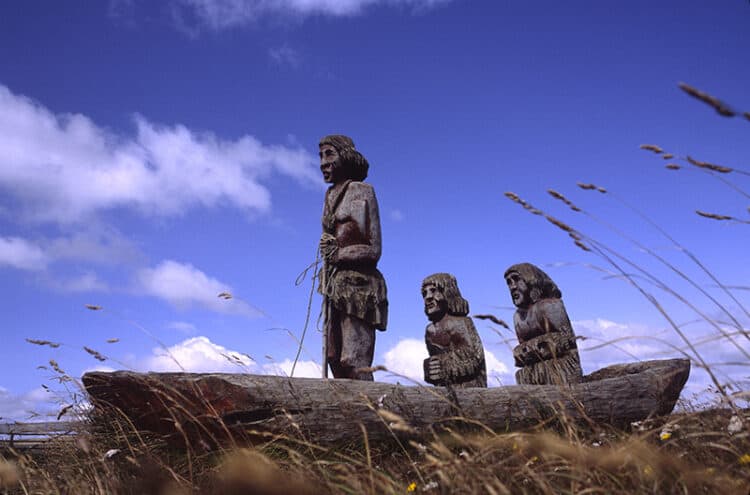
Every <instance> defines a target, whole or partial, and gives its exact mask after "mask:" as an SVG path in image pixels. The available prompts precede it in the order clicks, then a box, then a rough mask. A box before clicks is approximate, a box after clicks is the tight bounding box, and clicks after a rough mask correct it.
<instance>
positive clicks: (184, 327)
mask: <svg viewBox="0 0 750 495" xmlns="http://www.w3.org/2000/svg"><path fill="white" fill-rule="evenodd" d="M167 328H169V329H171V330H177V331H178V332H182V333H187V334H190V333H195V332H196V331H197V330H198V329H197V328H196V327H195V325H193V324H192V323H188V322H187V321H171V322H169V323H168V324H167Z"/></svg>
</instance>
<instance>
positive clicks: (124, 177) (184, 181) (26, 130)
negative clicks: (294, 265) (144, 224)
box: [0, 85, 320, 222]
mask: <svg viewBox="0 0 750 495" xmlns="http://www.w3.org/2000/svg"><path fill="white" fill-rule="evenodd" d="M135 125H136V135H135V136H134V137H128V136H122V135H116V134H113V133H112V132H110V131H108V130H106V129H104V128H102V127H99V126H97V125H96V124H95V123H94V122H92V121H91V120H90V119H89V118H88V117H86V116H84V115H81V114H66V115H55V114H53V113H52V112H50V111H49V110H48V109H46V108H44V107H43V106H41V105H40V104H38V103H36V102H34V101H32V100H30V99H29V98H26V97H24V96H20V95H15V94H13V93H11V92H10V91H9V90H8V88H6V87H5V86H2V85H0V190H3V192H4V193H5V194H6V195H9V196H10V197H12V198H15V199H16V200H18V201H19V203H20V205H21V206H22V209H21V210H20V211H19V212H18V213H21V214H24V215H26V216H27V217H29V218H32V219H35V220H39V221H58V222H80V221H83V220H88V219H90V218H91V217H92V216H93V215H95V214H96V213H97V212H99V211H102V210H108V209H113V208H121V207H126V208H135V209H137V210H139V211H141V212H143V213H148V214H155V215H178V214H181V213H184V212H185V211H186V210H187V209H189V208H193V207H199V206H201V207H213V206H219V205H229V206H232V207H235V208H239V209H242V210H245V211H248V212H265V211H268V210H269V208H270V206H271V194H270V192H269V190H268V189H267V188H266V187H265V186H264V185H262V184H261V180H262V179H264V178H265V177H267V176H268V175H270V173H271V172H273V171H275V172H278V173H281V174H284V175H286V176H289V177H292V178H294V179H295V180H297V181H299V182H301V183H305V184H313V183H315V184H317V183H319V182H320V180H319V177H318V175H319V174H318V172H317V169H316V168H315V159H314V157H313V156H312V155H311V154H309V153H307V152H306V151H304V150H303V149H301V148H294V149H293V148H288V147H285V146H280V145H272V146H267V145H263V144H262V143H260V142H259V141H258V140H257V139H255V138H254V137H252V136H247V135H246V136H243V137H241V138H239V139H237V140H222V139H220V138H218V137H217V136H215V135H214V134H212V133H209V132H206V133H196V132H193V131H191V130H190V129H188V128H186V127H185V126H182V125H179V124H178V125H174V126H171V127H170V126H159V125H156V124H153V123H151V122H149V121H147V120H146V119H145V118H144V117H141V116H136V117H135Z"/></svg>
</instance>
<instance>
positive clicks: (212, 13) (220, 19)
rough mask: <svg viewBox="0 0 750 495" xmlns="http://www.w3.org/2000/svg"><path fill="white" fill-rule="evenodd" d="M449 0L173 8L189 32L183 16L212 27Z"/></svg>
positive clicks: (270, 0) (254, 2)
mask: <svg viewBox="0 0 750 495" xmlns="http://www.w3.org/2000/svg"><path fill="white" fill-rule="evenodd" d="M450 1H451V0H175V1H174V2H173V4H172V5H173V12H174V14H175V16H176V18H177V20H178V21H179V22H180V23H181V24H182V27H184V28H186V29H188V30H189V31H191V32H195V31H196V28H192V29H191V28H189V27H188V26H187V25H186V18H193V17H195V18H197V19H198V21H199V23H200V24H202V25H204V26H206V27H208V28H210V29H213V30H220V29H225V28H230V27H235V26H242V25H246V24H250V23H252V22H254V21H256V20H257V19H259V18H261V17H264V16H269V15H270V16H283V17H286V18H289V17H297V18H304V17H308V16H312V15H327V16H333V17H342V16H354V15H358V14H362V13H363V12H364V11H365V9H367V8H368V7H374V6H376V5H387V6H402V7H407V8H411V9H412V10H413V11H423V10H426V9H429V8H431V7H434V6H437V5H439V4H443V3H448V2H450Z"/></svg>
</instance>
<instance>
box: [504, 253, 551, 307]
mask: <svg viewBox="0 0 750 495" xmlns="http://www.w3.org/2000/svg"><path fill="white" fill-rule="evenodd" d="M513 272H515V273H517V274H518V275H520V276H521V278H522V279H523V280H524V281H525V282H526V285H528V286H529V298H530V299H531V302H532V303H535V302H537V301H538V300H540V299H561V298H562V292H561V291H560V289H559V288H558V287H557V285H556V284H555V283H554V282H553V281H552V279H551V278H550V277H549V275H547V274H546V273H545V272H544V271H543V270H542V269H541V268H539V267H537V266H536V265H532V264H531V263H518V264H517V265H513V266H511V267H510V268H508V269H507V270H505V275H504V277H505V278H507V277H508V275H509V274H510V273H513Z"/></svg>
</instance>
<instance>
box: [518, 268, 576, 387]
mask: <svg viewBox="0 0 750 495" xmlns="http://www.w3.org/2000/svg"><path fill="white" fill-rule="evenodd" d="M505 281H506V282H507V284H508V288H509V289H510V296H511V298H512V299H513V304H515V306H516V308H518V309H517V311H516V314H515V315H513V325H514V326H515V329H516V336H517V337H518V346H516V348H515V349H513V358H514V359H515V362H516V366H518V367H520V368H521V369H519V370H518V371H516V383H518V384H531V385H552V384H554V385H562V384H572V383H579V382H580V381H581V380H582V379H583V372H582V370H581V361H580V358H579V357H578V348H577V346H576V339H575V335H574V333H573V327H572V326H571V324H570V319H569V318H568V313H567V312H566V311H565V306H563V302H562V299H561V298H562V293H561V292H560V289H558V288H557V285H555V283H554V282H553V281H552V279H550V278H549V276H548V275H547V274H546V273H544V272H543V271H542V270H541V269H539V268H538V267H536V266H534V265H532V264H530V263H520V264H518V265H513V266H511V267H510V268H508V270H507V271H506V272H505Z"/></svg>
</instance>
